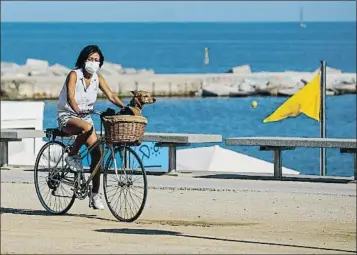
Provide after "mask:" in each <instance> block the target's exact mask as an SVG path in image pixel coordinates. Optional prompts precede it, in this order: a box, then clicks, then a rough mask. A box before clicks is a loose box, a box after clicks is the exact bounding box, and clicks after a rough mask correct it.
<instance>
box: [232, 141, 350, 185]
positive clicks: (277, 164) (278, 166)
mask: <svg viewBox="0 0 357 255" xmlns="http://www.w3.org/2000/svg"><path fill="white" fill-rule="evenodd" d="M225 143H226V144H227V145H245V146H260V150H261V151H274V177H275V178H278V179H281V178H282V159H281V152H282V151H284V150H294V149H295V148H296V147H317V148H339V149H340V152H341V153H353V154H354V179H355V180H356V179H357V142H356V139H340V138H305V137H233V138H227V139H226V140H225Z"/></svg>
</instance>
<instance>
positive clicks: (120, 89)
mask: <svg viewBox="0 0 357 255" xmlns="http://www.w3.org/2000/svg"><path fill="white" fill-rule="evenodd" d="M69 72H70V69H69V68H68V67H65V66H62V65H59V64H54V65H49V63H48V62H47V61H44V60H38V59H28V60H27V61H26V64H25V65H18V64H16V63H9V62H2V63H1V98H2V99H11V100H23V99H57V98H58V96H59V93H60V90H61V88H62V85H63V82H64V81H65V78H66V75H67V74H68V73H69ZM100 73H101V74H102V75H103V76H104V77H105V79H106V81H107V83H108V85H109V86H110V87H111V89H112V90H113V91H114V92H116V93H118V94H119V95H120V96H124V97H126V96H131V93H130V91H131V90H146V91H149V92H151V93H153V94H154V95H155V96H202V97H210V96H229V97H242V96H250V95H264V96H291V95H293V94H295V93H296V92H297V91H298V90H299V89H301V88H302V87H303V86H304V85H305V84H306V83H308V82H309V81H310V80H311V79H312V78H313V76H314V73H312V72H295V71H285V72H252V71H251V69H250V67H249V66H248V65H244V66H238V67H233V68H232V69H230V70H228V71H227V72H226V73H210V74H155V72H154V70H151V69H150V70H148V69H141V70H136V69H134V68H123V67H122V66H121V65H119V64H114V63H109V62H105V63H104V65H103V66H102V68H101V70H100ZM326 73H327V74H326V89H327V91H326V94H327V95H342V94H346V93H356V73H343V72H342V71H341V70H338V69H334V68H330V67H328V68H327V72H326ZM99 96H103V95H102V94H100V95H99Z"/></svg>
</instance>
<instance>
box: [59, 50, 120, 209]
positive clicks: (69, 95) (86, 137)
mask: <svg viewBox="0 0 357 255" xmlns="http://www.w3.org/2000/svg"><path fill="white" fill-rule="evenodd" d="M103 62H104V56H103V54H102V52H101V50H100V49H99V47H98V46H97V45H88V46H86V47H84V48H83V50H82V51H81V52H80V54H79V56H78V59H77V62H76V65H75V69H74V70H72V71H71V72H70V73H69V74H68V76H67V78H66V81H65V82H64V84H63V88H62V90H61V93H60V96H59V100H58V103H57V120H58V125H59V129H60V130H62V131H63V132H65V133H68V134H70V135H77V137H76V140H75V142H74V145H73V148H72V149H71V151H70V152H69V154H68V156H67V157H66V163H67V164H68V166H69V167H70V169H71V170H72V171H81V170H82V169H83V166H82V160H81V157H80V156H79V155H78V153H79V150H80V148H81V146H82V145H84V144H85V145H86V146H87V147H90V146H91V145H93V144H94V143H95V142H96V141H97V135H96V132H95V131H94V127H93V120H92V118H91V116H90V115H89V114H88V112H90V111H91V110H93V107H94V104H95V102H96V100H97V94H98V88H99V89H100V90H101V91H102V92H103V93H104V94H105V95H106V97H107V98H108V99H109V101H110V102H112V103H113V104H115V105H116V106H118V107H120V108H123V107H124V103H123V102H122V101H121V100H120V99H119V98H118V96H117V95H116V94H115V93H113V92H112V91H111V90H110V88H109V87H108V85H107V83H106V82H105V79H104V78H103V76H102V75H101V74H99V73H97V71H98V70H99V68H100V67H102V65H103ZM99 147H100V146H98V147H96V148H95V149H94V150H93V151H92V153H91V159H92V160H91V166H90V170H91V171H93V170H94V168H95V166H96V165H97V163H98V162H99V160H100V158H101V153H102V152H101V151H100V149H99ZM100 174H101V171H100V169H99V171H98V172H97V174H96V175H95V176H94V178H93V181H92V183H93V187H92V192H91V193H92V196H91V197H90V199H91V202H92V205H93V208H95V209H102V210H103V209H104V205H103V203H102V201H101V195H100V193H99V187H100Z"/></svg>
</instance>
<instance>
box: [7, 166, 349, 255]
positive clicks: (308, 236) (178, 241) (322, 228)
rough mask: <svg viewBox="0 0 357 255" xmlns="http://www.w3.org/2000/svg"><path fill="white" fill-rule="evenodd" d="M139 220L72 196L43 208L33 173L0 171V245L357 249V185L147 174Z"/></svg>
mask: <svg viewBox="0 0 357 255" xmlns="http://www.w3.org/2000/svg"><path fill="white" fill-rule="evenodd" d="M149 184H150V189H149V195H148V201H147V205H146V207H145V209H144V212H143V214H142V215H141V217H140V218H139V219H138V220H137V221H136V222H135V223H122V222H118V221H117V220H116V219H115V218H114V217H113V216H112V215H111V213H110V212H109V210H108V209H107V208H106V210H104V211H95V210H92V209H90V208H88V206H87V204H88V200H84V201H81V200H76V202H75V204H74V206H73V207H72V209H71V210H70V211H69V213H68V214H66V215H63V216H52V215H48V214H47V213H46V212H45V211H44V209H43V208H42V206H41V204H40V202H39V200H38V199H37V196H36V193H35V189H34V185H33V180H32V172H31V171H22V170H2V171H1V253H2V254H5V253H46V254H54V253H57V254H59V253H61V254H64V253H82V254H83V253H91V254H94V253H96V254H98V253H116V254H118V253H136V254H138V253H146V254H148V253H151V254H157V253H171V254H173V253H175V254H187V253H191V254H194V253H196V254H197V253H206V254H207V253H212V254H217V253H230V254H232V253H246V254H247V253H250V254H252V253H260V254H264V253H274V254H277V253H281V254H282V253H284V254H287V253H294V254H301V253H310V254H311V253H315V254H316V253H320V254H338V253H340V254H356V185H355V184H351V183H350V184H332V183H330V184H327V183H304V182H279V181H257V180H220V179H195V178H191V177H190V176H189V175H188V176H186V175H183V176H178V177H173V176H161V177H158V176H149Z"/></svg>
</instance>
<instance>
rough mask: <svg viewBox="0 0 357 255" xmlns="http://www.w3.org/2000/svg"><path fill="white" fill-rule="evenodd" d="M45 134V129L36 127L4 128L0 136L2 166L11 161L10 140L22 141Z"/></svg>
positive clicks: (0, 161)
mask: <svg viewBox="0 0 357 255" xmlns="http://www.w3.org/2000/svg"><path fill="white" fill-rule="evenodd" d="M44 136H45V132H44V131H43V130H34V129H2V130H1V136H0V147H1V153H0V166H7V164H8V162H9V155H8V145H9V142H16V141H21V140H22V139H26V138H41V137H44Z"/></svg>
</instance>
